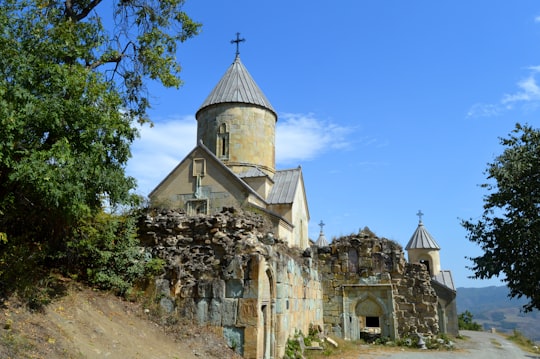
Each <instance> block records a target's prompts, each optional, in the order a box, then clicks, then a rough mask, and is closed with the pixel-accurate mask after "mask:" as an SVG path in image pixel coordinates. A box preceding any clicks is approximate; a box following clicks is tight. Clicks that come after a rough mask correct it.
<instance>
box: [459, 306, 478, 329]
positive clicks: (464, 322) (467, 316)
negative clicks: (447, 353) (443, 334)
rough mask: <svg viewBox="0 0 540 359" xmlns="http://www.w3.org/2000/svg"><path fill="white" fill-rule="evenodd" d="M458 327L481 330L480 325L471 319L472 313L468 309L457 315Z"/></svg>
mask: <svg viewBox="0 0 540 359" xmlns="http://www.w3.org/2000/svg"><path fill="white" fill-rule="evenodd" d="M458 328H459V330H474V331H481V330H483V328H482V325H480V324H478V323H477V322H475V321H473V315H472V313H471V312H469V311H468V310H466V311H465V312H463V313H461V314H460V315H458Z"/></svg>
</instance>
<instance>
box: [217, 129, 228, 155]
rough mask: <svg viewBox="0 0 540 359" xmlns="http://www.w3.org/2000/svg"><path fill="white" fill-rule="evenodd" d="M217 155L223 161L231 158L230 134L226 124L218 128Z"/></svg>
mask: <svg viewBox="0 0 540 359" xmlns="http://www.w3.org/2000/svg"><path fill="white" fill-rule="evenodd" d="M216 155H217V156H218V158H221V159H228V158H229V132H227V124H225V123H222V124H221V125H219V128H218V135H217V143H216Z"/></svg>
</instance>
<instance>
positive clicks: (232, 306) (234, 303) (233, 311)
mask: <svg viewBox="0 0 540 359" xmlns="http://www.w3.org/2000/svg"><path fill="white" fill-rule="evenodd" d="M237 312H238V300H237V299H224V300H223V302H222V311H221V322H222V325H224V326H234V325H236V317H237Z"/></svg>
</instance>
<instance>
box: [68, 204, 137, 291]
mask: <svg viewBox="0 0 540 359" xmlns="http://www.w3.org/2000/svg"><path fill="white" fill-rule="evenodd" d="M144 254H145V253H144V251H143V250H142V248H141V247H140V246H139V241H138V239H137V228H136V219H135V217H134V216H132V215H113V214H109V213H105V212H101V213H99V214H98V215H96V216H94V217H90V218H88V219H87V220H86V221H84V222H83V223H81V224H80V225H79V226H77V230H76V233H75V235H74V237H73V239H71V240H70V241H68V249H67V251H66V252H65V261H64V262H65V263H66V264H67V268H66V271H68V272H69V273H70V274H71V275H72V276H77V277H78V279H80V280H84V281H87V282H88V283H89V284H90V285H92V286H95V287H97V288H100V289H105V290H113V291H115V292H116V293H117V294H121V295H123V294H125V293H126V291H127V290H128V289H130V288H131V287H132V286H133V284H134V283H135V281H136V280H138V279H140V278H142V277H143V276H144V274H145V269H146V260H145V255H144Z"/></svg>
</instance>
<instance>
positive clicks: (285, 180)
mask: <svg viewBox="0 0 540 359" xmlns="http://www.w3.org/2000/svg"><path fill="white" fill-rule="evenodd" d="M301 175H302V168H301V167H298V168H293V169H288V170H280V171H276V173H275V174H274V186H273V187H272V190H271V191H270V194H269V195H268V199H267V200H266V201H267V202H268V203H269V204H284V203H293V201H294V195H295V194H296V189H297V187H298V180H299V179H300V176H301Z"/></svg>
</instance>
